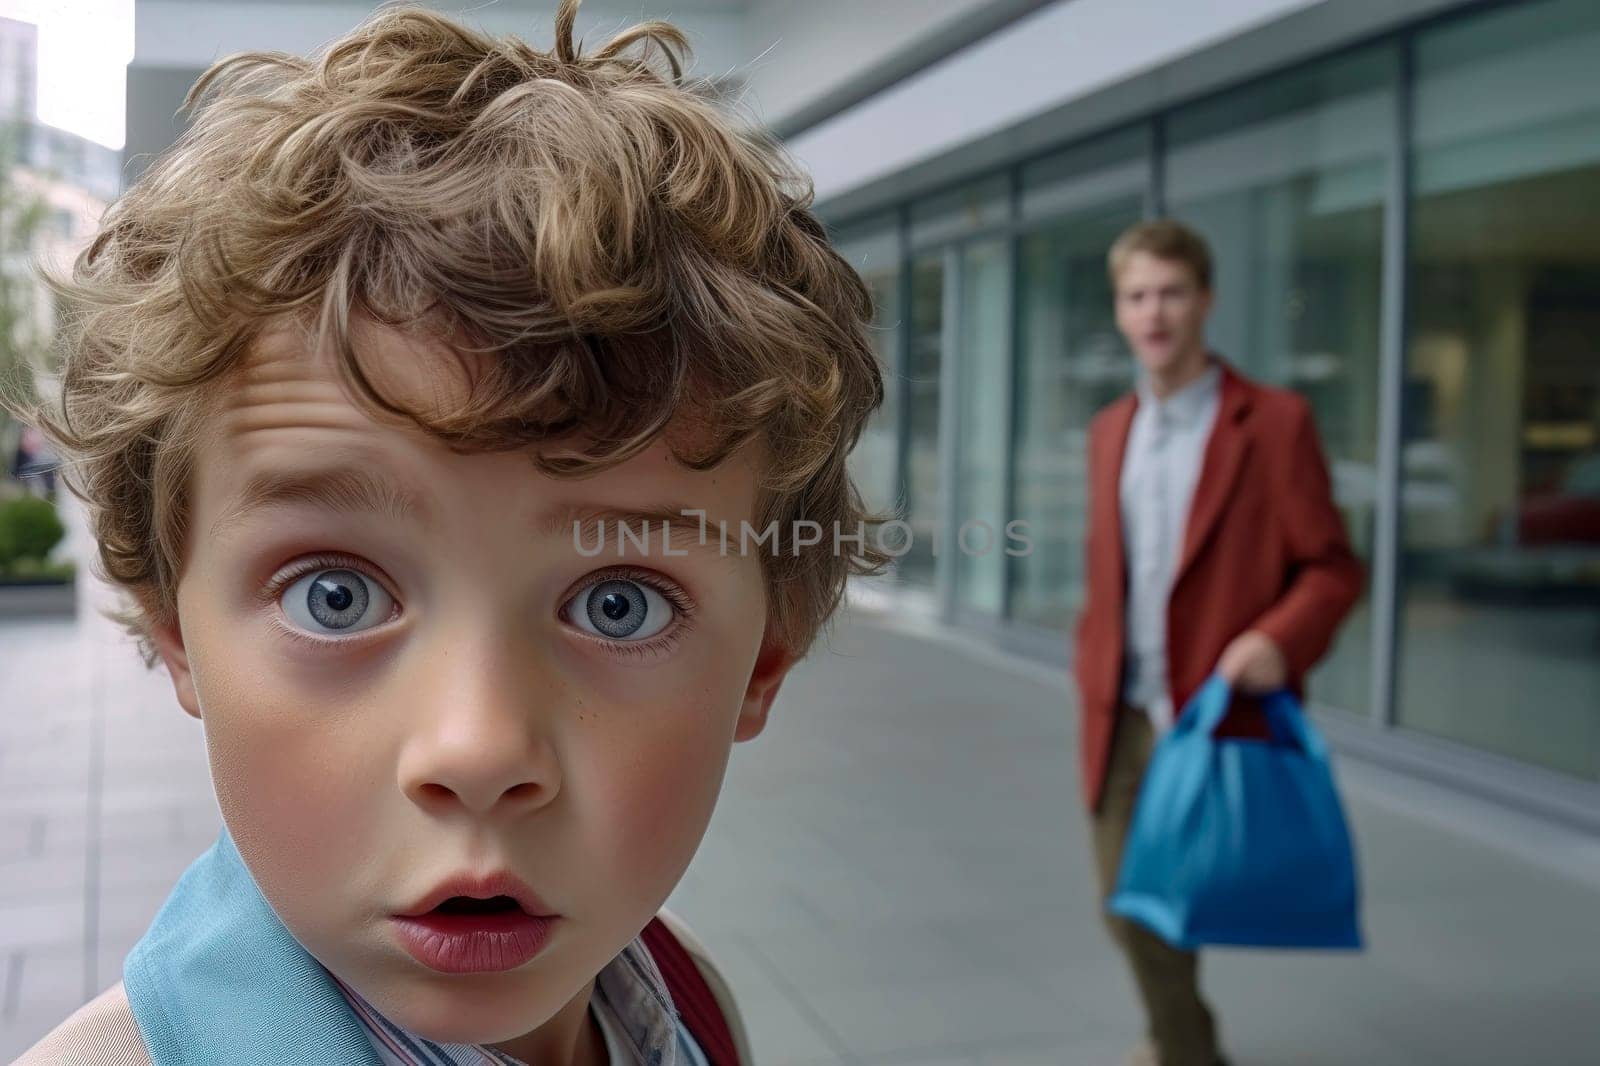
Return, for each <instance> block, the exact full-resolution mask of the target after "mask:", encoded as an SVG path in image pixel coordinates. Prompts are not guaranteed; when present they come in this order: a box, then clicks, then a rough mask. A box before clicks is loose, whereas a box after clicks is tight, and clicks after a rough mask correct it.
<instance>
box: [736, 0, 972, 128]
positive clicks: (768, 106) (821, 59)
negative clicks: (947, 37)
mask: <svg viewBox="0 0 1600 1066" xmlns="http://www.w3.org/2000/svg"><path fill="white" fill-rule="evenodd" d="M989 2H990V0H865V2H864V0H806V2H798V0H750V3H749V5H748V7H747V9H746V15H745V32H744V41H745V45H744V50H745V55H746V56H747V57H748V62H747V66H746V68H745V71H744V73H745V80H746V82H747V84H748V90H747V93H746V98H747V100H746V102H747V104H748V106H749V107H750V109H751V110H752V111H753V112H754V113H755V114H756V115H757V116H759V117H760V118H761V119H762V120H763V121H764V122H767V123H772V122H776V121H778V120H780V119H782V118H784V117H786V116H787V115H790V114H792V113H793V112H795V111H796V110H798V109H799V108H800V107H802V106H804V105H805V104H807V103H810V102H811V101H813V100H815V99H817V98H818V97H820V96H822V95H823V94H824V93H826V92H828V91H829V90H831V89H835V88H838V87H839V86H840V85H841V84H843V83H844V82H846V81H850V80H852V79H853V78H854V77H855V76H856V75H857V74H859V73H860V72H861V71H862V70H863V69H866V68H868V67H870V66H871V65H872V64H873V63H874V62H875V61H877V60H878V59H880V58H881V57H883V56H885V55H890V54H892V53H894V52H897V51H899V50H901V49H903V48H904V47H905V46H906V45H907V44H909V43H911V42H912V41H914V40H916V39H917V38H919V37H923V36H926V35H927V34H929V33H931V32H933V31H935V30H937V29H939V28H940V27H942V26H945V25H947V24H948V23H950V22H951V21H952V20H954V19H957V18H960V17H962V16H965V15H969V14H971V13H972V12H974V11H976V10H978V9H979V8H982V7H984V6H985V5H986V4H988V3H989Z"/></svg>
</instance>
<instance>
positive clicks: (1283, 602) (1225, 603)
mask: <svg viewBox="0 0 1600 1066" xmlns="http://www.w3.org/2000/svg"><path fill="white" fill-rule="evenodd" d="M1221 366H1222V396H1221V402H1220V404H1219V406H1218V409H1217V420H1216V424H1215V426H1214V428H1213V429H1212V431H1211V437H1210V440H1209V441H1208V442H1207V444H1206V454H1205V458H1204V460H1203V461H1202V465H1201V468H1200V480H1199V483H1198V484H1197V485H1196V486H1195V493H1194V503H1193V505H1192V508H1191V510H1190V512H1189V521H1188V525H1187V528H1186V531H1185V533H1184V541H1183V550H1182V553H1181V555H1180V557H1179V563H1178V569H1177V572H1176V575H1175V577H1174V580H1173V587H1172V595H1171V598H1170V599H1169V600H1168V602H1167V677H1168V679H1169V683H1170V684H1171V686H1172V699H1173V704H1174V706H1176V707H1179V708H1181V707H1183V705H1184V704H1186V703H1187V702H1188V701H1189V697H1190V696H1192V695H1193V694H1194V691H1195V690H1196V689H1197V688H1199V687H1200V684H1201V683H1202V682H1203V681H1204V680H1205V679H1206V677H1207V676H1208V675H1209V674H1210V673H1211V671H1212V670H1213V669H1214V668H1215V667H1216V664H1217V660H1218V659H1219V658H1221V656H1222V652H1223V649H1224V648H1226V647H1227V646H1228V642H1229V641H1231V640H1233V638H1234V637H1236V636H1238V635H1239V634H1240V633H1243V632H1244V631H1245V630H1247V629H1259V630H1261V631H1262V632H1263V633H1265V634H1266V635H1267V636H1269V637H1271V638H1272V639H1273V641H1275V642H1276V643H1277V645H1278V646H1279V647H1280V648H1282V649H1283V652H1284V656H1285V658H1287V659H1288V662H1289V676H1290V683H1291V686H1292V687H1293V688H1294V689H1295V690H1296V691H1297V692H1300V691H1303V685H1304V679H1305V675H1306V673H1307V671H1309V670H1310V669H1311V667H1312V666H1313V665H1314V664H1315V663H1316V661H1317V660H1318V659H1319V658H1321V657H1322V655H1323V653H1324V652H1325V651H1327V649H1328V646H1329V644H1331V643H1332V642H1333V636H1334V633H1335V631H1336V630H1337V629H1338V627H1339V623H1340V622H1341V621H1342V620H1343V619H1344V616H1345V614H1346V613H1347V612H1348V611H1349V610H1350V608H1351V606H1352V605H1354V603H1355V602H1356V600H1357V599H1359V598H1360V595H1361V588H1362V584H1363V576H1362V566H1361V563H1360V562H1359V561H1358V560H1357V559H1356V557H1355V555H1354V553H1353V552H1351V550H1350V543H1349V540H1348V539H1347V538H1346V536H1345V530H1344V520H1343V519H1342V518H1341V517H1340V515H1339V512H1338V511H1337V510H1336V509H1335V508H1334V505H1333V493H1332V491H1331V486H1330V484H1329V481H1328V467H1327V463H1326V462H1325V461H1324V460H1323V457H1322V447H1321V445H1320V444H1319V443H1318V441H1317V430H1316V425H1315V423H1314V422H1313V420H1312V416H1311V407H1310V405H1309V404H1308V403H1306V401H1305V399H1304V398H1303V397H1301V396H1300V395H1299V394H1298V393H1294V392H1291V391H1288V390H1286V389H1276V388H1270V387H1268V386H1265V385H1261V384H1258V383H1256V382H1254V381H1251V380H1249V379H1248V378H1245V377H1243V376H1242V375H1240V374H1239V373H1237V372H1236V371H1234V370H1233V369H1232V368H1230V367H1229V366H1228V365H1227V364H1226V363H1222V364H1221ZM1138 403H1139V400H1138V396H1137V395H1136V394H1132V393H1130V394H1129V395H1126V396H1124V397H1122V398H1121V399H1119V400H1117V401H1116V402H1115V403H1113V404H1111V406H1109V407H1107V408H1106V409H1105V410H1103V411H1101V412H1100V413H1099V414H1098V415H1096V416H1095V418H1094V421H1093V423H1091V425H1090V427H1089V538H1088V551H1087V571H1086V573H1087V575H1088V600H1087V603H1086V604H1085V606H1084V610H1083V614H1082V615H1081V616H1080V617H1079V619H1078V627H1077V641H1076V645H1075V647H1074V650H1073V665H1074V672H1075V674H1076V675H1077V681H1078V693H1079V697H1080V701H1081V702H1080V714H1081V717H1080V721H1079V726H1080V731H1081V741H1082V743H1081V746H1080V758H1081V759H1082V763H1083V788H1084V796H1085V799H1086V800H1087V801H1088V803H1089V805H1090V807H1091V808H1092V807H1097V806H1098V805H1099V802H1100V794H1101V791H1102V788H1103V786H1104V784H1105V775H1106V765H1107V763H1108V762H1109V761H1110V757H1111V739H1112V731H1113V729H1114V728H1115V726H1116V715H1117V709H1118V707H1119V706H1120V696H1121V689H1122V655H1123V604H1124V598H1125V595H1126V588H1127V573H1126V568H1125V563H1124V559H1123V550H1122V507H1121V503H1120V492H1119V487H1120V482H1121V477H1122V457H1123V452H1124V451H1125V450H1126V448H1127V443H1128V431H1129V429H1130V427H1131V426H1132V425H1133V412H1134V409H1135V408H1136V407H1137V406H1138ZM1237 724H1238V723H1237V722H1236V723H1234V725H1235V727H1237ZM1245 726H1246V731H1249V732H1256V731H1257V728H1251V727H1250V724H1249V723H1245ZM1232 731H1238V730H1237V728H1235V729H1234V730H1232Z"/></svg>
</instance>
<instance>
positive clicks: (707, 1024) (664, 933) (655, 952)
mask: <svg viewBox="0 0 1600 1066" xmlns="http://www.w3.org/2000/svg"><path fill="white" fill-rule="evenodd" d="M639 938H640V939H641V940H643V941H644V946H645V948H646V949H647V950H648V951H649V952H650V957H651V958H652V959H654V960H655V964H656V969H658V970H660V971H661V976H662V977H664V978H666V982H667V992H668V993H669V994H670V995H671V996H672V1005H673V1006H675V1007H676V1008H677V1009H678V1016H679V1017H680V1018H682V1019H683V1024H684V1026H685V1028H687V1029H688V1030H689V1035H690V1036H692V1037H694V1042H695V1043H697V1044H699V1045H700V1050H701V1051H703V1052H705V1055H706V1061H707V1062H708V1063H710V1064H711V1066H741V1064H740V1062H739V1051H738V1048H736V1047H735V1046H734V1043H733V1033H732V1032H731V1031H730V1030H729V1029H728V1019H726V1018H724V1017H723V1016H722V1007H721V1005H720V1004H718V1003H717V997H716V996H715V995H713V994H712V991H711V986H710V985H708V984H706V979H705V978H704V977H703V976H701V974H700V967H698V966H696V965H695V964H694V959H692V958H690V957H689V953H688V951H686V950H684V947H683V945H682V944H681V943H679V942H678V938H677V937H675V936H673V935H672V930H670V929H668V928H667V927H666V925H665V923H663V922H662V921H661V919H660V918H652V919H650V924H649V925H647V926H645V927H644V931H643V932H642V933H640V934H639Z"/></svg>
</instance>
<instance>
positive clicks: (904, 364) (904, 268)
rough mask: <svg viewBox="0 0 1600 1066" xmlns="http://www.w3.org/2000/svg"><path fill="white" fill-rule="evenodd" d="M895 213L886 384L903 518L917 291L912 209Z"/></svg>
mask: <svg viewBox="0 0 1600 1066" xmlns="http://www.w3.org/2000/svg"><path fill="white" fill-rule="evenodd" d="M898 214H899V219H898V225H897V227H896V229H897V232H898V237H899V240H898V246H897V247H896V249H895V254H896V256H897V259H898V262H899V264H900V273H899V275H898V277H897V278H896V284H897V285H898V286H899V290H900V296H899V302H900V306H899V315H900V328H899V330H898V331H897V333H896V334H895V344H894V362H895V365H894V377H893V380H891V381H890V382H889V387H890V388H892V389H894V390H895V425H894V438H895V439H894V486H895V497H896V498H895V515H896V517H901V518H904V517H908V513H907V512H908V507H907V504H908V503H909V502H910V500H911V369H912V368H911V345H912V343H913V341H914V340H915V337H914V336H913V334H914V333H915V319H914V317H913V310H914V309H913V307H912V306H911V302H912V300H913V299H915V291H916V290H915V286H914V285H913V284H912V267H913V260H912V257H911V252H910V250H909V249H908V243H909V230H910V228H911V209H910V207H909V206H908V205H906V204H902V205H900V211H899V212H898Z"/></svg>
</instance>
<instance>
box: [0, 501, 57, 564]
mask: <svg viewBox="0 0 1600 1066" xmlns="http://www.w3.org/2000/svg"><path fill="white" fill-rule="evenodd" d="M66 535H67V527H66V526H64V525H62V524H61V519H60V518H59V517H57V515H56V509H55V506H54V505H53V504H51V503H50V501H49V500H42V499H40V498H38V497H37V496H24V497H22V498H20V499H16V500H5V501H3V502H0V568H10V567H11V566H12V565H13V564H14V563H16V562H17V560H19V559H44V558H46V557H47V556H48V555H49V554H50V550H51V549H52V548H54V547H55V546H56V545H57V544H59V543H60V542H61V538H62V537H64V536H66Z"/></svg>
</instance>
